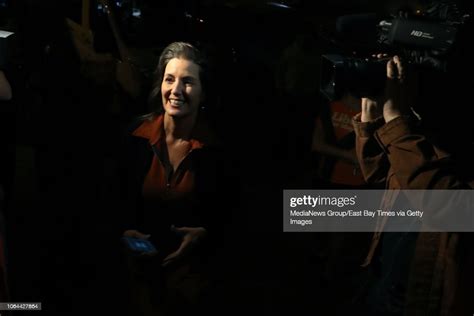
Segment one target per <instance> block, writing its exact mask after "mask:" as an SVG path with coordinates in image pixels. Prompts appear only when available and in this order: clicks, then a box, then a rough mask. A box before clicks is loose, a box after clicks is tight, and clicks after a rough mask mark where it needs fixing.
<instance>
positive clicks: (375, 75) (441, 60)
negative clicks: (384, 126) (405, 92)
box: [320, 2, 470, 100]
mask: <svg viewBox="0 0 474 316" xmlns="http://www.w3.org/2000/svg"><path fill="white" fill-rule="evenodd" d="M469 17H470V15H469V14H467V13H464V12H460V10H459V9H458V7H457V5H456V4H453V3H447V2H436V3H434V4H431V5H429V6H427V8H426V9H425V10H416V11H415V12H407V11H400V12H397V14H394V15H391V16H390V18H388V19H380V18H378V17H377V15H376V14H355V15H346V16H341V17H339V18H337V21H336V35H338V36H340V37H342V39H340V40H339V41H342V46H343V47H346V49H347V48H349V49H352V50H354V47H357V48H356V49H357V50H361V51H369V50H372V53H390V54H397V55H399V56H401V57H402V58H403V59H405V60H407V61H408V63H410V64H413V65H416V66H418V67H423V68H429V69H432V70H436V71H445V70H446V64H447V61H448V59H449V56H450V55H451V52H452V50H453V47H454V45H455V43H456V41H457V39H458V38H457V37H458V33H459V30H460V29H461V28H462V26H463V25H464V24H465V23H466V22H467V21H468V19H469ZM368 55H369V56H370V54H368ZM386 62H387V60H377V59H376V58H374V57H367V56H360V55H354V56H344V55H338V54H328V55H323V56H322V63H321V67H322V70H321V89H320V90H321V92H322V93H323V94H324V95H325V96H326V97H327V98H329V99H330V100H335V99H338V98H340V97H341V96H342V95H343V94H344V93H347V92H348V93H351V94H353V95H354V96H357V97H364V96H374V95H377V94H379V93H380V92H381V91H382V90H383V88H384V86H385V77H386Z"/></svg>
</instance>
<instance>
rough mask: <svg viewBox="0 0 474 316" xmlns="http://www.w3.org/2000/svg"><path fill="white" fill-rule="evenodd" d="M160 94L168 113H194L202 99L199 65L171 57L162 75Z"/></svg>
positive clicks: (178, 114)
mask: <svg viewBox="0 0 474 316" xmlns="http://www.w3.org/2000/svg"><path fill="white" fill-rule="evenodd" d="M161 96H162V101H163V108H164V110H165V112H166V113H167V114H168V115H170V116H174V117H184V116H187V115H191V114H195V113H196V112H197V110H198V108H199V105H200V104H201V101H202V99H203V91H202V86H201V79H200V78H199V66H198V65H197V64H195V63H194V62H192V61H190V60H187V59H181V58H173V59H171V60H170V61H169V62H168V64H167V65H166V68H165V73H164V75H163V82H162V83H161Z"/></svg>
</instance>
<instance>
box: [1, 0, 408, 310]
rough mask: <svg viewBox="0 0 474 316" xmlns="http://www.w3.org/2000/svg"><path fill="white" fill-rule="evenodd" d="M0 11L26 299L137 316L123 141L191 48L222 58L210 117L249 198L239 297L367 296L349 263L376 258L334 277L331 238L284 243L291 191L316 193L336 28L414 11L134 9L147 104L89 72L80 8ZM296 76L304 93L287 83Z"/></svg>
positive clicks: (242, 206)
mask: <svg viewBox="0 0 474 316" xmlns="http://www.w3.org/2000/svg"><path fill="white" fill-rule="evenodd" d="M0 3H1V5H0V12H1V19H2V24H3V25H4V29H9V30H12V31H15V32H16V37H15V43H14V44H13V45H12V52H11V53H12V57H11V59H10V62H9V64H8V67H7V68H6V70H5V71H6V73H7V75H8V76H9V80H10V81H11V83H12V85H13V88H14V100H13V101H11V102H9V103H5V105H4V104H2V105H1V107H2V109H1V115H2V117H1V120H2V125H1V131H2V133H1V134H2V136H1V140H2V146H4V144H5V146H6V148H7V149H8V150H7V152H8V153H9V155H5V156H4V159H3V160H4V161H2V173H3V174H5V175H4V176H3V177H4V179H5V180H4V183H5V187H6V189H7V190H6V191H7V205H6V209H5V210H4V213H5V216H6V224H7V243H8V244H7V245H8V258H9V262H8V269H9V283H10V290H11V301H15V302H23V301H24V302H42V303H43V313H44V314H45V315H76V314H77V315H79V314H80V313H83V312H84V311H92V312H93V311H94V310H100V311H105V310H109V308H110V310H109V312H107V313H109V314H111V315H112V314H113V313H117V314H120V312H122V311H123V308H122V305H121V304H120V302H122V301H121V298H123V297H124V290H123V286H124V283H123V282H122V281H123V280H122V279H121V278H120V273H121V272H120V268H118V267H117V262H119V261H120V259H121V258H120V254H119V251H117V249H118V248H119V237H120V233H121V232H120V230H119V228H120V225H119V224H120V223H119V217H120V214H117V210H118V209H120V205H118V203H119V202H118V201H119V199H118V196H119V195H120V179H119V177H118V174H119V173H120V170H119V169H120V166H119V156H120V151H121V140H122V139H121V137H122V135H123V131H124V130H125V128H126V126H127V125H128V123H129V122H130V120H131V119H132V118H133V117H134V116H136V115H138V114H144V113H146V112H147V111H148V110H149V109H148V107H147V103H146V97H147V95H146V93H147V91H148V90H147V89H148V88H149V85H150V84H151V73H152V71H153V67H154V66H155V64H156V62H157V59H158V56H159V54H160V53H161V49H162V48H164V47H165V46H166V45H167V44H169V43H170V42H172V41H177V40H184V41H190V42H192V43H196V44H198V45H200V46H201V47H204V48H205V49H206V50H207V51H208V53H209V55H210V56H211V57H212V59H213V60H214V62H215V79H216V80H215V85H214V87H213V90H212V91H211V92H210V93H211V94H213V95H212V99H213V101H214V102H213V104H212V105H211V106H210V109H209V112H210V116H211V117H212V118H213V119H214V120H213V122H214V124H215V127H216V128H217V131H218V133H219V135H221V138H222V139H223V140H224V144H225V145H226V147H227V150H228V158H229V161H230V162H231V165H232V166H233V170H224V171H223V172H228V174H229V176H231V175H235V174H238V177H235V179H234V181H235V183H237V184H238V187H239V188H240V189H239V190H237V191H236V193H235V195H234V197H233V199H234V200H233V201H223V203H222V204H223V205H222V211H223V212H227V211H230V210H231V209H232V210H233V214H232V216H233V217H232V221H231V222H226V223H223V225H226V226H228V229H229V230H230V231H232V232H233V238H232V242H231V243H229V245H228V247H229V249H230V250H231V251H230V253H231V255H230V257H229V260H228V261H227V262H225V263H223V264H224V265H227V266H225V267H223V268H224V270H225V271H227V274H226V277H228V280H235V288H234V289H233V291H230V292H229V293H228V295H229V296H235V297H237V298H238V297H239V295H241V298H240V299H241V300H242V302H246V304H249V305H248V306H254V307H253V308H254V310H256V311H257V312H260V314H262V315H267V314H268V315H293V314H294V315H297V314H299V315H305V314H306V315H309V313H313V312H314V313H313V314H317V312H321V313H323V314H328V313H329V314H333V312H334V311H335V308H336V307H337V305H338V304H339V303H340V302H342V301H344V300H345V299H346V297H345V296H344V291H346V290H347V291H350V289H351V288H352V284H351V280H350V279H349V278H346V277H345V273H352V272H353V270H351V269H352V268H344V266H346V267H356V266H357V265H358V262H360V261H359V260H360V259H361V256H362V255H363V254H364V252H365V250H366V249H365V248H364V247H363V246H360V247H359V248H357V247H356V248H353V249H337V252H338V253H339V255H338V256H339V257H338V260H335V261H334V262H332V264H330V268H331V269H332V270H334V271H336V272H332V271H329V272H328V263H327V257H328V255H327V251H326V250H325V249H327V245H326V244H325V242H326V241H327V236H322V235H321V234H290V233H283V232H282V223H281V219H282V214H281V212H282V206H281V197H282V190H283V189H308V188H310V187H315V186H316V185H317V184H314V183H312V178H311V170H312V169H311V165H312V155H311V152H310V142H311V135H312V129H313V124H314V119H315V117H316V116H317V114H318V111H319V106H320V99H319V96H318V91H317V90H318V89H317V83H318V80H319V72H318V70H319V68H318V67H319V57H320V55H321V54H322V53H323V52H327V51H334V50H336V48H334V47H333V46H332V45H331V43H330V42H328V41H327V40H326V39H325V38H321V34H322V33H321V32H322V30H325V32H331V30H332V28H333V25H334V21H335V18H336V17H337V16H340V15H344V14H349V13H359V12H380V13H390V12H392V11H394V10H396V8H398V7H400V6H403V5H405V4H408V3H409V2H408V1H407V2H405V3H404V2H403V1H395V0H394V1H375V0H374V1H369V0H366V1H362V0H360V1H339V0H338V1H317V2H313V1H280V2H278V3H279V4H284V5H287V6H289V7H290V8H283V7H281V6H280V7H278V6H274V5H271V4H269V3H268V2H265V1H153V0H149V1H145V0H142V1H121V2H120V3H121V7H115V13H116V18H117V22H118V25H119V27H120V32H121V33H122V35H123V38H124V41H125V42H126V44H127V45H128V46H129V47H130V49H131V51H132V52H133V54H134V56H136V62H137V64H138V66H139V68H140V70H141V74H142V75H143V78H144V87H145V88H144V92H143V94H142V95H141V96H139V97H137V98H132V97H130V96H128V95H127V94H126V93H125V92H124V91H123V90H121V89H120V87H118V86H117V83H116V82H115V81H114V80H113V78H112V79H111V80H110V81H105V82H101V83H97V82H95V81H94V80H93V78H91V77H87V76H85V75H84V73H83V72H81V69H83V68H81V67H83V64H82V63H81V61H80V59H79V57H78V54H77V52H76V50H75V48H74V45H73V42H72V39H71V35H70V33H69V32H68V30H67V28H66V25H65V20H64V19H65V17H68V18H71V19H73V20H75V21H76V22H78V23H80V17H81V2H80V1H51V0H48V1H45V0H41V1H40V0H36V1H33V0H31V1H26V0H14V1H2V2H0ZM411 5H413V4H412V3H411ZM97 6H98V4H97V3H96V2H95V1H91V12H90V17H91V29H92V32H93V33H94V49H95V51H96V52H97V53H98V54H106V53H109V54H111V55H112V56H114V57H116V58H119V52H118V50H117V46H116V44H115V39H114V37H113V34H112V32H111V30H110V26H109V24H108V21H107V19H106V16H105V14H104V12H103V11H101V10H99V9H98V8H97ZM134 9H135V11H133V10H134ZM137 10H140V11H137ZM133 12H135V13H138V12H140V14H141V16H140V17H133V15H132V13H133ZM102 66H103V67H104V69H107V65H105V66H104V65H102ZM96 67H101V66H100V65H97V66H96ZM288 69H297V71H296V74H295V73H293V74H288V73H289V72H288ZM104 71H106V70H104ZM291 80H294V81H295V82H297V84H296V85H295V86H294V87H290V88H285V87H289V86H290V84H289V83H288V81H291ZM225 202H227V203H228V204H226V203H225ZM236 210H237V211H236ZM366 237H367V236H365V235H362V234H361V235H358V236H356V237H354V236H353V237H351V238H355V239H357V238H360V239H361V240H364V239H365V238H366ZM341 238H344V237H343V236H342V237H341ZM354 244H356V243H355V242H354ZM361 244H363V243H361ZM331 269H329V270H331ZM354 269H355V268H354ZM348 270H349V271H348ZM335 275H338V276H337V277H336V276H335ZM341 285H342V286H341ZM334 288H336V289H339V290H338V291H339V294H338V295H332V294H334V292H332V290H333V289H334ZM341 292H342V293H341ZM240 299H238V300H240ZM80 303H81V304H80ZM78 304H80V305H78ZM244 305H245V304H244ZM246 306H247V305H246ZM289 310H291V311H292V312H291V313H288V311H289ZM225 314H226V313H223V315H225ZM15 315H16V314H15Z"/></svg>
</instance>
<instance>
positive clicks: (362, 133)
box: [352, 101, 390, 184]
mask: <svg viewBox="0 0 474 316" xmlns="http://www.w3.org/2000/svg"><path fill="white" fill-rule="evenodd" d="M367 111H368V109H366V108H365V106H364V101H363V103H362V112H361V113H359V114H357V115H356V116H355V117H354V118H353V119H352V125H353V126H354V132H355V134H356V155H357V159H358V160H359V165H360V169H361V172H362V175H363V176H364V179H365V181H367V183H369V184H380V183H384V182H385V181H386V179H387V174H388V170H389V168H390V163H389V160H388V158H387V155H386V153H385V152H384V151H383V148H382V147H381V146H380V144H379V143H378V142H377V140H376V138H375V131H376V130H377V129H378V128H380V127H381V126H383V124H384V123H385V121H384V119H383V117H381V116H379V117H377V118H375V116H370V118H369V117H367V115H365V116H364V112H367ZM370 111H372V110H370ZM365 114H367V113H365Z"/></svg>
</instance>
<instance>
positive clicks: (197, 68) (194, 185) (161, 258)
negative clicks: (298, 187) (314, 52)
mask: <svg viewBox="0 0 474 316" xmlns="http://www.w3.org/2000/svg"><path fill="white" fill-rule="evenodd" d="M206 65H207V63H206V60H205V58H204V57H203V56H202V54H201V52H200V51H199V50H198V49H197V48H195V47H194V46H192V45H191V44H188V43H183V42H175V43H172V44H170V45H168V46H167V47H166V48H165V49H164V51H163V53H162V54H161V56H160V59H159V62H158V66H157V68H156V71H155V75H156V79H155V81H154V83H153V87H152V92H151V95H150V99H149V100H150V102H151V104H152V105H153V106H155V108H156V110H155V111H153V112H152V113H150V114H147V115H144V116H142V117H141V118H140V119H139V120H138V122H137V124H134V126H133V128H132V132H131V135H129V141H128V154H127V156H128V161H127V166H126V168H127V169H128V175H127V185H128V187H127V188H128V190H127V194H126V195H125V196H124V198H125V201H124V202H125V203H124V205H127V210H126V212H127V214H128V215H129V216H128V220H127V221H126V223H125V226H126V227H124V228H125V229H126V230H125V232H124V233H123V235H124V236H125V237H132V238H138V239H147V240H149V241H151V242H152V244H153V245H154V246H155V248H156V251H152V252H146V253H140V252H137V251H133V250H131V249H128V251H129V256H128V261H129V268H130V271H131V272H132V274H131V275H132V278H131V280H132V282H131V287H132V290H131V292H132V293H133V294H134V295H135V299H136V302H138V304H137V305H136V306H135V308H139V309H141V311H140V313H141V314H142V315H155V314H156V313H165V314H166V315H184V314H186V313H187V312H189V311H192V310H196V309H197V308H200V307H202V306H205V305H206V304H204V303H203V301H202V299H200V297H201V296H202V293H203V292H204V291H206V293H208V285H209V283H210V282H209V278H208V276H207V275H206V274H205V273H204V270H205V267H204V264H203V262H207V261H208V259H209V255H210V254H211V253H212V252H211V251H210V250H212V247H211V246H210V245H214V244H213V240H216V239H219V240H220V239H222V236H221V234H220V233H217V230H218V229H216V225H212V222H213V221H212V218H215V219H217V218H218V217H219V218H220V219H221V218H222V214H219V216H217V213H215V212H214V211H213V210H215V209H216V208H215V207H214V206H215V205H216V206H217V202H218V198H216V197H220V196H221V195H220V194H219V192H218V188H219V187H221V188H223V187H224V186H222V182H221V181H219V180H218V179H217V175H218V174H221V175H222V174H224V173H223V168H220V167H219V163H220V161H222V159H218V158H217V153H218V152H219V151H218V150H216V149H217V147H216V146H215V145H216V144H215V143H216V142H215V141H214V138H213V137H212V133H211V131H210V129H209V128H208V127H207V124H206V123H205V121H204V119H203V115H202V113H201V112H202V111H201V110H200V108H201V106H202V104H203V102H204V88H205V87H207V84H208V79H207V78H208V76H207V66H206ZM217 171H219V172H217ZM216 235H217V236H216ZM136 312H137V311H136V310H134V311H133V312H132V314H133V313H136Z"/></svg>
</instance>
